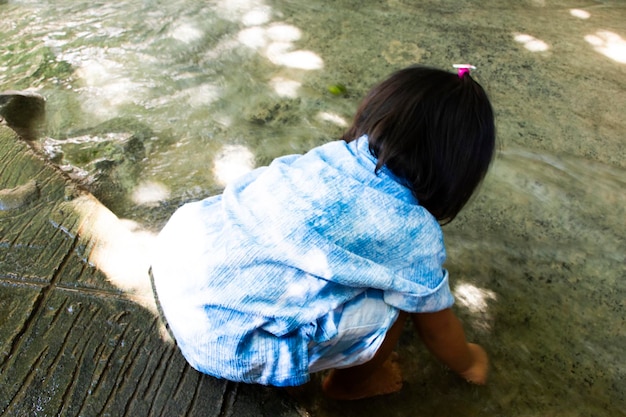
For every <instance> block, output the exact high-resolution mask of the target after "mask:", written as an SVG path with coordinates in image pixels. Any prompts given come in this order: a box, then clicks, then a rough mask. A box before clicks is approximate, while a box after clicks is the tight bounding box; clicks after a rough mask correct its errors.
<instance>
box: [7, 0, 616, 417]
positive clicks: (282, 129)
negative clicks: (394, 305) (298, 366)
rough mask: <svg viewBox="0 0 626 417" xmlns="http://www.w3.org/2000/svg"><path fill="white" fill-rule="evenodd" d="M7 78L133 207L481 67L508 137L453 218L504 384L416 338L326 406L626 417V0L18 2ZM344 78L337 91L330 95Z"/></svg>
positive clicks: (474, 304)
mask: <svg viewBox="0 0 626 417" xmlns="http://www.w3.org/2000/svg"><path fill="white" fill-rule="evenodd" d="M5 3H6V4H0V91H5V90H32V91H36V92H38V93H40V94H43V95H44V96H45V97H46V98H47V122H46V127H45V132H44V133H45V134H44V137H43V138H42V139H41V140H40V144H41V148H42V149H43V150H44V151H45V152H46V153H47V154H48V156H49V157H50V158H51V159H53V160H54V161H55V163H57V164H59V165H60V166H63V167H64V169H66V170H67V171H68V172H71V173H72V175H74V176H76V177H78V179H79V180H81V181H83V182H85V183H87V184H89V187H90V189H91V190H92V191H93V192H94V193H95V194H96V195H97V196H98V197H99V198H100V199H101V200H102V201H103V202H104V203H105V204H106V205H107V206H109V207H110V208H111V209H112V210H113V211H114V212H115V213H116V214H118V215H119V216H120V217H124V218H130V219H133V220H134V221H135V222H137V224H138V225H140V227H143V228H145V229H150V230H153V231H154V230H158V228H159V227H160V226H161V225H162V224H163V222H164V221H165V219H167V217H168V216H169V215H170V214H171V212H172V211H173V210H174V209H175V208H176V207H177V206H179V205H180V204H181V203H183V202H185V201H189V200H194V199H199V198H202V197H205V196H208V195H211V194H214V193H216V192H219V191H220V190H221V189H222V188H223V186H224V184H226V183H227V182H228V180H229V179H232V178H233V177H235V176H236V175H238V174H240V173H242V172H245V171H246V170H249V169H251V168H253V167H254V166H260V165H264V164H267V163H268V162H269V161H271V159H272V158H274V157H276V156H279V155H283V154H287V153H301V152H304V151H306V150H308V149H310V148H311V147H313V146H316V145H318V144H321V143H324V142H326V141H328V140H333V139H336V138H337V137H338V136H339V135H340V134H341V132H342V131H343V129H344V128H345V126H346V125H347V123H349V121H350V118H351V116H352V113H353V111H354V110H355V108H356V105H357V103H358V100H359V99H360V98H361V97H362V95H363V94H364V93H365V92H366V91H367V90H368V89H369V88H370V87H371V86H372V85H373V84H374V83H375V82H377V81H378V80H380V79H382V78H383V77H385V76H386V75H387V74H389V73H390V72H392V71H393V70H395V69H398V68H400V67H403V66H405V65H409V64H412V63H416V62H417V63H423V64H427V65H433V66H438V67H442V68H450V69H451V65H452V64H454V63H459V62H465V61H469V62H471V63H473V64H475V65H477V66H478V70H477V71H476V73H475V74H476V78H477V79H478V80H479V81H480V82H481V83H482V84H483V85H484V86H485V87H486V88H487V90H488V91H489V93H490V95H491V97H492V100H493V104H494V107H495V109H496V112H497V124H498V133H499V141H500V151H499V154H498V157H497V159H496V161H495V163H494V166H493V169H492V171H491V172H490V174H489V176H488V178H487V179H486V181H485V183H484V184H483V186H482V188H481V190H480V193H479V195H477V196H476V198H475V199H474V200H473V201H472V202H471V204H470V205H469V206H468V207H467V209H466V210H465V211H464V212H463V213H462V215H461V216H460V217H459V218H458V219H457V220H455V222H453V223H452V224H451V225H448V226H446V227H445V229H444V231H445V233H446V243H447V246H448V258H449V260H448V263H447V267H448V269H449V270H450V272H451V276H452V277H453V278H452V280H453V281H452V282H453V289H454V291H455V294H456V296H457V308H458V311H459V314H460V315H461V317H462V318H463V319H464V321H465V322H466V323H467V332H468V335H469V336H470V338H472V339H473V340H476V341H478V342H480V343H481V344H483V345H484V346H485V347H486V348H487V350H488V351H489V352H490V354H491V359H492V375H491V383H490V384H489V385H487V386H486V387H472V386H469V385H467V384H465V383H462V382H460V381H458V380H457V379H455V378H454V376H453V375H450V374H449V373H447V372H445V371H444V370H443V369H442V368H441V367H440V366H439V365H438V364H437V363H436V362H435V361H434V360H433V359H432V358H431V357H429V356H428V355H427V354H426V353H425V352H424V349H423V348H422V347H421V346H420V345H419V342H418V341H417V339H416V338H415V336H414V335H413V334H412V332H410V331H407V332H406V335H405V337H404V340H403V343H402V344H401V347H400V348H399V352H400V355H401V363H402V364H403V366H404V368H405V370H406V372H405V379H406V383H405V388H404V390H403V391H402V392H401V393H399V394H396V395H394V396H393V397H389V399H390V400H391V402H389V400H384V399H374V400H368V401H363V402H358V403H354V404H338V403H334V402H330V401H326V400H324V399H323V398H321V397H320V396H319V395H317V394H319V392H318V391H317V389H316V388H315V387H313V388H310V389H309V392H308V394H309V395H308V396H306V398H304V399H303V400H302V401H303V403H304V404H305V405H306V407H307V408H308V409H309V410H310V412H311V414H312V415H314V416H357V415H358V416H367V415H372V416H374V415H377V416H378V415H385V416H405V415H429V416H430V415H436V416H537V417H538V416H548V415H549V416H623V415H626V411H625V410H626V393H625V392H626V361H625V360H624V346H626V326H625V317H626V310H625V306H624V300H625V299H626V269H625V266H624V265H625V262H624V261H625V259H624V258H625V253H626V244H625V227H624V224H625V219H626V213H625V209H624V207H625V206H626V196H625V193H624V189H625V185H626V172H625V169H626V162H625V161H626V158H625V156H626V155H625V150H624V132H626V121H625V118H624V115H623V109H624V108H626V94H625V93H626V41H625V40H624V39H625V37H626V26H625V25H624V22H625V21H626V8H625V6H624V5H623V4H622V3H621V2H617V1H614V2H611V1H605V2H600V1H588V2H585V1H583V2H580V1H568V0H557V1H549V0H526V1H509V0H507V1H495V0H493V1H470V0H458V1H453V0H449V1H445V0H444V1H434V0H430V1H408V0H388V1H376V2H374V1H365V2H363V1H350V0H339V1H334V2H323V1H320V0H307V1H300V0H293V1H289V0H283V1H270V0H265V1H263V0H232V1H228V0H221V1H203V2H197V1H191V0H172V1H168V2H165V1H148V0H144V1H140V0H124V1H116V2H93V1H92V2H84V1H8V3H7V2H5ZM337 85H342V86H345V91H344V90H343V89H342V88H340V89H337V88H333V87H336V86H337Z"/></svg>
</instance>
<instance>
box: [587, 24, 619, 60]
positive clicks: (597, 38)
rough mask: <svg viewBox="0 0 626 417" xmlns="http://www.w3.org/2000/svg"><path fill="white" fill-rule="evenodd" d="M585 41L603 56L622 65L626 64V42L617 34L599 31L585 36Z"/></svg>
mask: <svg viewBox="0 0 626 417" xmlns="http://www.w3.org/2000/svg"><path fill="white" fill-rule="evenodd" d="M585 40H586V41H587V42H588V43H589V44H590V45H591V46H593V49H595V50H596V51H597V52H599V53H601V54H602V55H604V56H606V57H608V58H610V59H612V60H613V61H615V62H619V63H620V64H626V40H624V38H622V37H621V36H620V35H618V34H617V33H615V32H611V31H608V30H598V31H597V32H596V33H594V34H591V35H587V36H585Z"/></svg>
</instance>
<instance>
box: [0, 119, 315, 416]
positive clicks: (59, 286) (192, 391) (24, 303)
mask: <svg viewBox="0 0 626 417" xmlns="http://www.w3.org/2000/svg"><path fill="white" fill-rule="evenodd" d="M32 181H35V182H36V183H37V186H38V189H39V193H38V195H37V197H36V198H32V197H31V198H28V199H24V200H23V201H22V204H14V205H12V206H10V207H7V208H6V209H2V210H0V320H1V326H0V415H1V416H11V417H18V416H19V417H22V416H24V417H26V416H124V415H127V416H215V417H218V416H250V417H253V416H272V417H273V416H285V417H287V416H300V415H303V413H304V411H301V410H300V409H299V408H298V406H297V405H296V404H295V403H294V402H293V400H291V399H290V398H289V397H287V396H286V394H285V393H284V392H282V391H279V390H276V389H271V388H265V387H260V386H250V385H240V384H235V383H231V382H227V381H223V380H217V379H214V378H211V377H209V376H206V375H202V374H200V373H198V372H196V371H195V370H193V369H192V368H190V367H189V365H187V364H186V362H185V360H184V359H183V357H182V356H181V355H180V353H179V352H178V350H177V349H176V346H175V344H173V343H172V341H171V340H170V339H169V338H168V336H167V333H166V332H164V331H163V327H162V324H161V322H160V320H159V318H158V315H157V314H156V313H155V312H154V308H153V307H154V302H153V300H152V296H151V293H150V291H149V290H148V289H147V288H146V282H147V281H146V280H147V269H144V268H143V266H144V264H142V263H141V256H139V257H138V258H137V257H135V258H134V259H135V261H137V262H139V264H138V265H137V266H133V265H131V263H132V262H128V263H126V264H123V262H122V265H120V267H121V268H124V269H127V270H128V271H130V273H131V274H134V275H135V276H133V277H132V278H133V279H134V280H135V281H134V282H133V283H132V284H130V287H129V286H127V287H126V289H125V290H121V289H120V288H119V286H116V285H113V284H112V283H111V281H110V278H109V277H111V276H115V273H114V272H111V270H108V272H109V275H108V276H107V274H106V273H104V272H102V269H104V270H106V267H104V268H99V267H97V266H96V265H95V264H93V263H92V261H91V260H90V258H92V259H93V258H94V256H95V252H98V251H101V252H103V253H105V254H106V255H105V256H110V253H111V251H110V250H107V248H110V246H108V245H109V244H110V243H111V242H110V241H109V238H108V237H107V236H106V234H107V233H110V232H111V231H113V230H116V228H119V227H120V226H119V224H117V222H120V220H119V219H117V218H116V217H115V216H114V215H113V214H112V213H110V212H109V211H108V210H107V209H106V208H104V206H102V205H101V204H100V203H99V202H98V201H97V200H96V199H95V198H93V197H92V196H91V195H89V194H87V193H85V192H83V191H81V190H80V189H77V188H76V186H75V185H74V184H73V183H71V182H70V181H68V180H67V179H66V178H65V176H64V175H63V174H62V173H61V172H60V171H59V170H58V168H56V167H53V166H52V165H51V164H49V163H47V162H45V161H44V160H42V159H41V158H40V157H39V156H38V155H37V154H36V153H35V152H33V151H32V149H31V148H30V147H29V146H28V145H27V144H26V143H24V142H23V141H21V140H19V139H18V138H17V137H16V135H15V134H14V132H13V131H12V130H10V129H9V128H7V127H4V126H0V190H8V191H12V192H15V191H16V187H18V188H17V191H19V187H20V186H23V185H24V184H28V183H30V182H32ZM0 197H3V196H2V195H0ZM4 197H6V195H5V196H4ZM122 229H123V228H122ZM120 244H121V245H122V246H124V244H123V243H121V242H118V243H117V245H120ZM134 251H135V248H134V247H133V248H131V249H130V252H131V253H130V255H131V257H134V256H135V255H136V253H135V252H134ZM115 256H116V255H113V258H115ZM95 259H96V261H95V262H96V263H97V262H99V261H98V260H97V259H98V258H97V256H96V257H95ZM115 259H118V258H115ZM118 260H119V259H118ZM101 264H102V265H104V264H106V261H101ZM142 271H143V272H142ZM118 276H123V273H122V275H120V274H118ZM131 287H132V288H131Z"/></svg>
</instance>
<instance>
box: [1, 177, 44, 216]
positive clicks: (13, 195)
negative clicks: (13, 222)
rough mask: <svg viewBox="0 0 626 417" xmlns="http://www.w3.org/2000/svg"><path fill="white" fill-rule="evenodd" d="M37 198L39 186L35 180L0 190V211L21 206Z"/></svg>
mask: <svg viewBox="0 0 626 417" xmlns="http://www.w3.org/2000/svg"><path fill="white" fill-rule="evenodd" d="M38 198H39V187H38V186H37V182H36V181H35V180H30V181H28V182H27V183H26V184H23V185H20V186H17V187H15V188H5V189H4V190H0V211H3V210H12V209H16V208H19V207H23V206H25V205H27V204H30V203H32V202H33V201H35V200H37V199H38Z"/></svg>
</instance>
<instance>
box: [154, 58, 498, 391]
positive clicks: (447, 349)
mask: <svg viewBox="0 0 626 417" xmlns="http://www.w3.org/2000/svg"><path fill="white" fill-rule="evenodd" d="M494 146H495V131H494V120H493V112H492V109H491V105H490V103H489V100H488V98H487V95H486V94H485V92H484V91H483V89H482V87H481V86H480V85H479V84H478V83H476V82H475V81H474V80H473V79H472V77H471V75H470V74H469V72H468V70H467V69H462V70H459V73H458V74H453V73H449V72H445V71H441V70H437V69H431V68H424V67H409V68H406V69H403V70H400V71H398V72H396V73H394V74H393V75H391V76H390V77H389V78H388V79H387V80H385V81H383V82H382V83H381V84H379V85H378V86H376V87H375V88H374V89H372V90H371V91H370V92H369V94H368V95H367V96H366V97H365V99H364V101H363V102H362V104H361V105H360V107H359V109H358V111H357V113H356V116H355V118H354V122H353V124H352V126H351V127H350V128H349V130H348V131H347V133H346V134H345V135H344V136H343V138H342V140H340V141H336V142H331V143H328V144H325V145H322V146H320V147H317V148H315V149H313V150H311V151H310V152H308V153H306V154H305V155H291V156H285V157H281V158H278V159H276V160H274V161H273V162H272V163H271V164H270V165H269V166H268V167H263V168H258V169H255V170H254V171H252V172H250V173H248V174H246V175H244V176H243V177H242V178H240V179H238V180H237V181H235V182H234V183H232V184H231V185H229V186H227V187H226V189H225V190H224V192H223V194H221V195H218V196H213V197H210V198H207V199H205V200H203V201H199V202H194V203H189V204H186V205H184V206H183V207H181V208H180V209H178V211H177V212H176V213H175V214H174V215H173V216H172V218H171V219H170V221H169V222H168V224H167V225H166V226H165V228H164V229H163V231H162V232H161V233H160V235H159V238H158V244H157V250H156V254H155V258H154V262H153V264H152V273H153V280H154V285H155V288H156V294H157V298H158V300H159V302H160V304H161V307H162V311H163V313H164V316H165V318H166V320H167V323H168V325H169V327H170V329H171V331H172V333H173V335H174V337H175V339H176V341H177V343H178V346H179V348H180V350H181V351H182V353H183V355H184V356H185V358H186V359H187V361H188V362H189V363H190V364H191V365H192V366H193V367H194V368H196V369H197V370H199V371H200V372H204V373H207V374H209V375H213V376H216V377H220V378H226V379H229V380H232V381H242V382H247V383H259V384H267V385H274V386H295V385H300V384H304V383H305V382H307V381H308V380H309V375H310V374H311V373H314V372H318V371H322V370H327V369H328V370H331V371H330V372H329V374H328V375H327V376H326V378H325V379H324V381H323V390H324V392H325V393H326V394H327V395H328V396H329V397H331V398H336V399H358V398H365V397H370V396H374V395H380V394H387V393H391V392H395V391H398V390H399V389H400V388H401V386H402V376H401V373H400V369H399V367H398V365H397V363H396V362H395V361H394V360H393V357H392V351H393V349H394V347H395V345H396V343H397V341H398V339H399V337H400V334H401V332H402V329H403V325H404V323H405V321H406V320H407V319H408V318H411V320H412V321H413V323H414V326H415V328H416V329H417V331H418V332H419V335H420V336H421V339H422V340H423V341H424V343H425V345H426V347H427V348H428V349H429V350H430V351H431V352H432V353H433V354H434V355H435V356H436V357H437V358H438V359H439V360H440V361H441V362H442V363H443V364H445V365H447V366H448V367H449V368H450V369H452V370H453V371H455V372H456V373H458V374H459V375H460V376H461V377H463V378H465V379H466V380H468V381H471V382H474V383H477V384H484V383H485V382H486V379H487V366H488V360H487V355H486V353H485V351H484V350H483V349H482V348H481V347H480V346H478V345H475V344H471V343H468V342H467V341H466V339H465V336H464V332H463V329H462V326H461V324H460V322H459V320H458V319H457V318H456V317H455V315H454V313H453V312H452V310H451V309H450V307H451V306H452V304H453V301H454V300H453V297H452V295H451V293H450V289H449V284H448V273H447V271H446V270H445V269H443V267H442V264H443V262H444V259H445V249H444V244H443V237H442V231H441V227H440V224H445V223H447V222H450V221H451V220H452V219H454V217H455V216H456V215H457V214H458V213H459V211H460V210H461V208H462V207H463V206H464V205H465V204H466V203H467V201H468V199H469V198H470V196H471V195H472V193H473V192H474V190H475V189H476V187H477V186H478V184H479V183H480V182H481V180H482V179H483V177H484V176H485V173H486V172H487V169H488V167H489V164H490V162H491V160H492V156H493V153H494Z"/></svg>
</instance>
